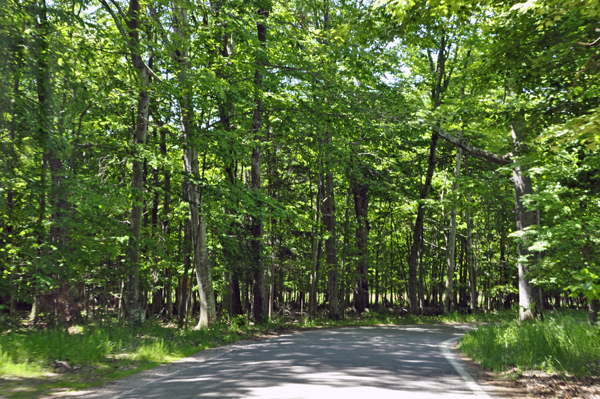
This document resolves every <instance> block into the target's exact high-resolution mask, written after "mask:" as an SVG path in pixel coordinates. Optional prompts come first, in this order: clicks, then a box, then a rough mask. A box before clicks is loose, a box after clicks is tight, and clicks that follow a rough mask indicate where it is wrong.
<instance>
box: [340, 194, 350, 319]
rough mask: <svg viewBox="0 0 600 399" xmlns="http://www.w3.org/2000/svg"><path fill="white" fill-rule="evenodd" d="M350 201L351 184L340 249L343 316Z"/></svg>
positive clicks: (344, 312) (343, 315) (342, 311)
mask: <svg viewBox="0 0 600 399" xmlns="http://www.w3.org/2000/svg"><path fill="white" fill-rule="evenodd" d="M351 202H352V185H350V187H348V193H347V194H346V211H345V215H344V244H343V245H344V247H343V249H342V289H341V291H342V295H341V298H340V311H341V312H340V313H341V317H342V318H344V317H345V315H346V303H347V302H346V252H347V251H348V245H349V242H350V237H349V230H348V229H349V226H350V206H351Z"/></svg>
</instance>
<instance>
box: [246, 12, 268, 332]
mask: <svg viewBox="0 0 600 399" xmlns="http://www.w3.org/2000/svg"><path fill="white" fill-rule="evenodd" d="M258 15H259V17H260V20H259V21H258V22H257V24H256V30H257V35H258V41H259V42H260V44H261V46H262V47H263V48H264V47H265V46H266V41H267V26H266V25H265V23H264V22H265V21H264V19H266V18H268V17H269V11H268V10H267V9H265V8H260V9H259V10H258ZM265 62H266V60H265V59H264V55H262V53H261V52H260V51H259V52H258V55H257V63H258V65H259V66H262V65H263V64H264V63H265ZM263 79H264V77H263V74H262V72H261V70H260V69H258V67H257V69H256V71H255V72H254V86H255V88H256V91H257V93H256V95H255V100H254V102H255V108H254V115H253V117H252V132H253V133H254V140H255V142H256V145H255V147H254V149H253V150H252V165H251V172H250V174H251V183H250V189H251V190H252V191H253V192H254V193H255V194H256V200H257V201H258V195H259V193H260V190H261V176H260V175H261V173H260V171H261V167H260V163H261V153H262V144H261V142H262V135H263V132H262V130H263V99H262V93H261V92H262V89H263ZM257 205H258V206H257V208H258V209H260V208H262V205H261V204H260V203H259V204H257ZM251 231H252V237H253V239H252V292H253V294H254V306H253V316H254V320H256V322H258V323H262V322H263V321H266V319H267V315H268V314H267V313H268V309H267V294H266V284H265V270H264V254H263V220H262V217H261V216H260V212H257V214H256V215H254V216H253V217H252V226H251Z"/></svg>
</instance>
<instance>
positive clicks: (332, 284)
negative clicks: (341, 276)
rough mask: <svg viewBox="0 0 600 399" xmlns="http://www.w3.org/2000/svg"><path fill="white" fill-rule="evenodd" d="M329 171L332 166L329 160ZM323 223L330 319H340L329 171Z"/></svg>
mask: <svg viewBox="0 0 600 399" xmlns="http://www.w3.org/2000/svg"><path fill="white" fill-rule="evenodd" d="M327 167H328V169H329V168H330V167H331V164H330V162H329V160H328V162H327ZM323 223H324V224H325V229H326V230H327V233H328V237H327V239H326V240H325V262H326V264H327V288H328V292H329V317H330V318H331V319H335V320H337V319H339V318H340V308H339V291H338V285H339V282H338V265H337V253H336V241H337V238H336V234H335V198H334V189H333V172H331V170H328V171H327V173H326V175H325V200H324V201H323Z"/></svg>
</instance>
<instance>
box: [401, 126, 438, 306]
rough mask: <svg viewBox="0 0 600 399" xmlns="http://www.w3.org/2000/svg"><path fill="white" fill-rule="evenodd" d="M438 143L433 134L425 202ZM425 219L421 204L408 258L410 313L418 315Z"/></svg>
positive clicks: (423, 208) (423, 196)
mask: <svg viewBox="0 0 600 399" xmlns="http://www.w3.org/2000/svg"><path fill="white" fill-rule="evenodd" d="M437 142H438V135H437V133H432V135H431V143H430V145H429V158H428V161H427V173H426V175H425V183H424V184H423V188H422V189H421V195H420V196H419V198H420V199H421V200H424V199H426V198H427V196H428V195H429V189H430V188H431V180H432V178H433V172H434V170H435V164H436V161H435V151H436V147H437ZM424 219H425V207H424V205H423V203H422V201H421V202H419V206H418V208H417V219H416V221H415V226H414V230H413V242H412V246H411V249H410V257H409V258H408V280H409V281H408V292H409V302H410V313H411V314H413V315H416V314H418V313H419V309H418V307H419V302H418V298H417V294H418V287H417V273H418V267H419V248H420V246H421V239H422V235H423V222H424Z"/></svg>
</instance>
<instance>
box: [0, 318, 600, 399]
mask: <svg viewBox="0 0 600 399" xmlns="http://www.w3.org/2000/svg"><path fill="white" fill-rule="evenodd" d="M578 317H580V316H578ZM580 318H581V317H580ZM511 319H514V314H513V313H512V312H501V313H478V314H474V315H469V314H460V313H458V312H457V313H453V314H450V315H444V316H421V317H412V316H406V315H403V312H402V311H399V310H393V311H391V312H377V313H376V312H371V313H366V314H363V315H362V316H360V317H353V316H350V317H347V318H346V319H345V320H339V321H330V320H327V319H326V318H317V319H316V320H313V321H310V320H307V319H306V318H303V317H300V314H299V312H292V311H288V312H287V313H285V316H283V317H282V318H281V319H280V320H279V321H278V322H273V323H268V324H265V325H262V326H254V325H252V324H251V323H246V322H244V320H243V319H241V318H238V319H236V320H230V321H229V322H227V323H219V324H218V325H216V326H214V327H212V328H211V329H209V330H203V331H194V330H191V329H187V330H186V329H177V326H176V325H174V324H172V323H169V324H164V323H159V322H158V321H154V322H148V323H147V324H146V325H144V326H143V327H142V328H140V329H138V330H136V331H132V330H131V329H130V328H127V327H125V326H122V325H120V324H118V323H114V324H112V325H111V324H108V325H107V324H106V322H105V323H104V324H103V325H90V326H81V327H71V328H70V329H68V330H67V331H65V330H46V331H36V330H34V329H31V328H26V327H22V328H20V329H19V328H16V327H15V326H14V325H13V328H11V329H8V330H5V331H4V332H0V398H11V399H12V398H40V397H55V396H65V395H68V394H69V392H74V391H80V390H84V389H87V388H90V387H94V386H99V385H102V384H105V383H107V382H110V381H114V380H119V379H121V378H124V377H127V376H130V375H132V374H136V373H140V372H142V371H144V370H149V369H153V368H156V367H157V366H159V365H163V364H165V363H172V362H177V361H178V360H180V359H183V358H185V357H188V356H190V355H192V354H195V353H199V352H201V351H203V350H204V349H210V348H217V347H223V348H225V347H227V345H232V344H235V343H239V342H240V341H246V342H248V341H256V340H263V339H268V338H271V337H274V336H278V335H281V334H287V333H292V332H296V331H303V330H311V329H323V328H340V327H345V326H361V325H362V326H365V325H390V324H400V325H406V324H436V323H493V324H495V323H500V322H507V321H508V320H511ZM463 361H464V362H465V364H467V365H468V368H469V371H470V372H472V373H473V374H474V376H475V377H476V378H477V379H479V380H480V381H485V382H486V383H488V384H492V385H494V386H495V387H497V388H498V389H502V390H503V392H505V393H506V397H515V398H516V397H529V398H531V397H540V398H547V397H559V398H567V399H569V398H576V397H580V398H592V397H597V398H600V377H599V375H600V374H598V370H595V373H594V375H588V376H583V377H582V376H579V377H575V376H573V375H570V374H568V373H543V372H538V371H520V370H519V369H516V368H515V369H510V370H504V371H503V372H492V371H490V370H489V369H484V368H483V367H481V366H479V365H477V363H475V362H473V361H470V360H469V359H468V358H467V357H464V359H463ZM173 364H174V363H173ZM163 367H165V366H163ZM173 367H174V366H173ZM561 395H562V396H561ZM593 395H597V396H593ZM503 396H504V395H503Z"/></svg>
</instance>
